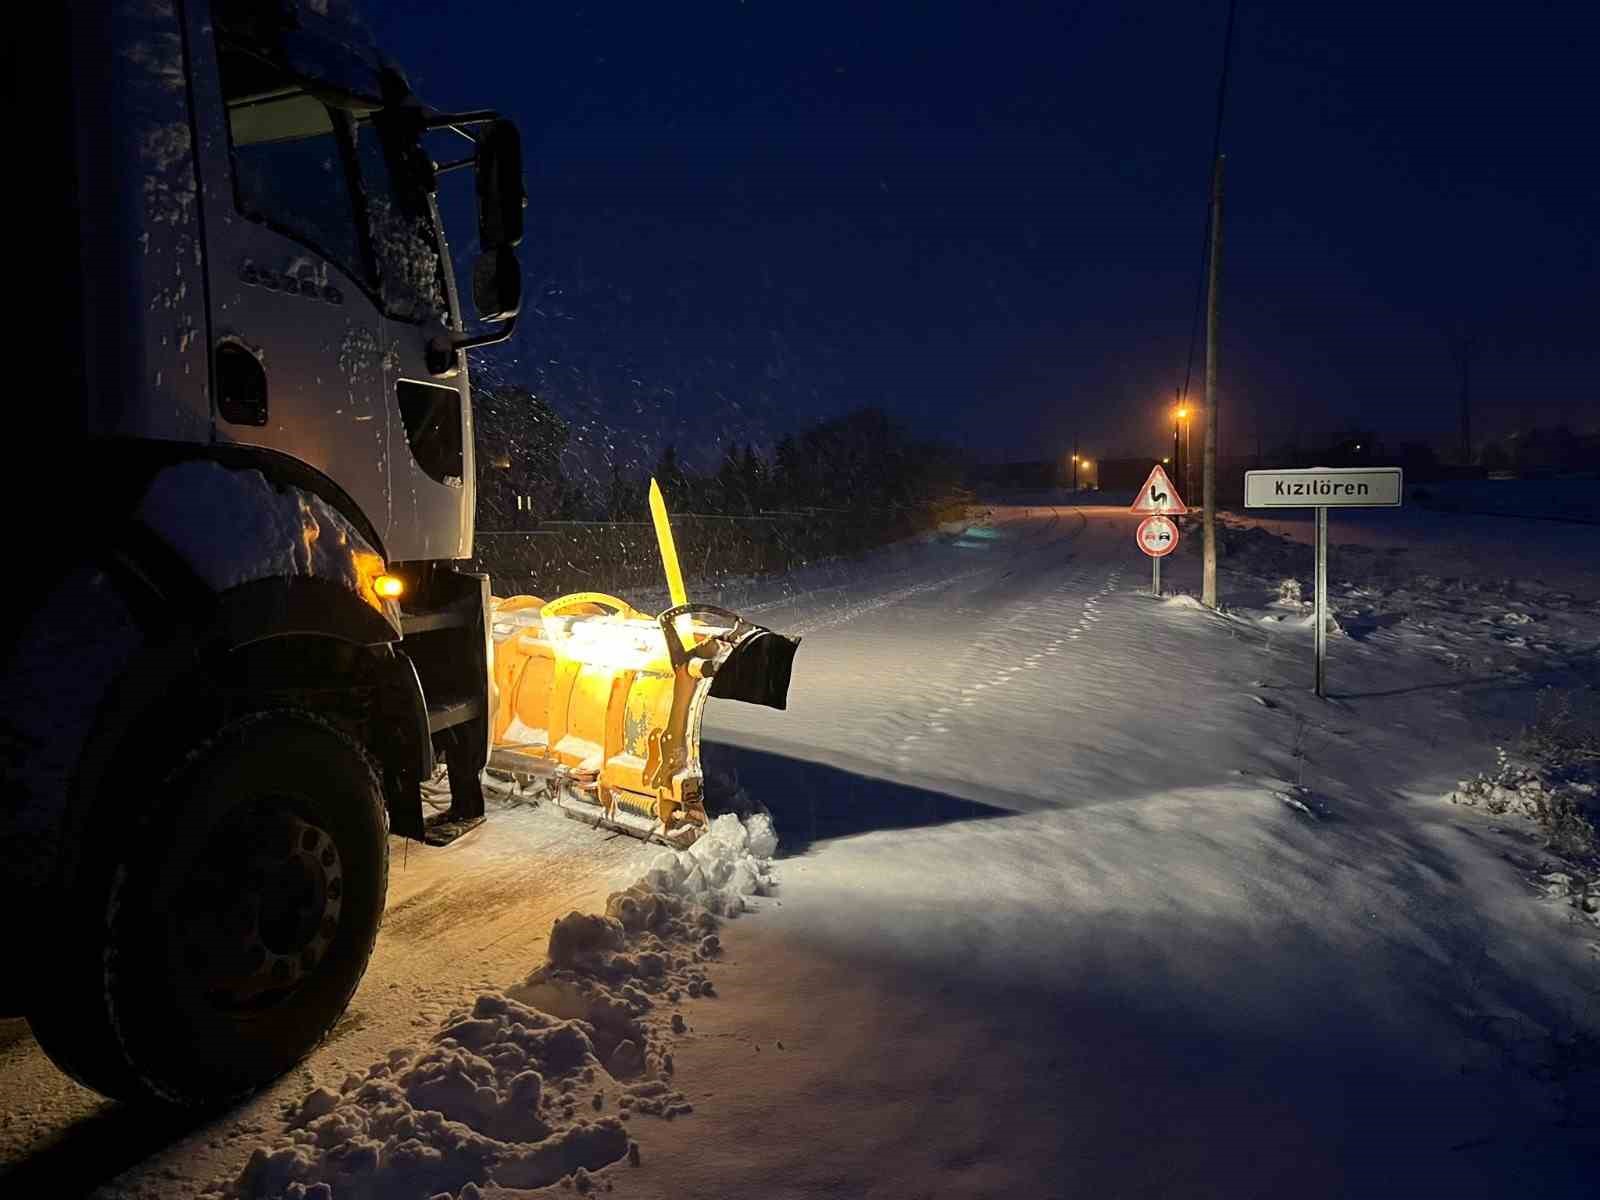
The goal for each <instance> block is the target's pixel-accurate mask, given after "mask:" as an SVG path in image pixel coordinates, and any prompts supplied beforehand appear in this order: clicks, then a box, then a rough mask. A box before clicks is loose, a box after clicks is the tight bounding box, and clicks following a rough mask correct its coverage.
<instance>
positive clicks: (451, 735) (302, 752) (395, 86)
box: [0, 0, 525, 1104]
mask: <svg viewBox="0 0 1600 1200" xmlns="http://www.w3.org/2000/svg"><path fill="white" fill-rule="evenodd" d="M327 9H328V5H327V4H325V3H320V4H319V3H310V2H306V3H297V2H295V0H264V2H256V3H244V2H241V0H132V2H131V3H129V4H117V5H104V4H99V3H90V2H88V0H71V2H68V3H65V4H62V5H40V6H34V11H33V12H32V13H31V14H30V15H29V16H28V17H27V18H26V22H27V23H31V24H32V26H33V28H29V29H27V30H26V33H27V36H23V35H22V33H19V35H18V37H17V40H16V45H18V46H25V47H26V48H27V50H26V53H21V52H19V53H18V54H17V58H16V64H15V68H16V69H15V70H14V71H13V72H12V75H11V81H12V86H13V88H14V89H15V93H14V95H13V97H12V99H13V111H22V110H23V109H26V111H27V112H28V114H29V115H30V117H31V118H36V119H32V120H30V121H29V122H27V125H28V128H27V129H26V131H25V132H24V133H23V134H22V135H21V136H22V146H21V147H20V149H19V153H20V154H21V155H22V156H23V159H24V160H25V161H28V162H29V163H30V166H31V175H32V178H33V179H34V181H35V182H37V183H38V184H39V186H38V187H36V188H33V189H32V190H31V191H29V193H28V197H29V204H30V210H29V216H30V217H31V218H32V221H31V223H30V224H29V225H25V226H20V228H23V229H32V230H33V231H34V234H33V236H37V237H38V238H39V239H40V240H41V242H42V243H43V244H45V245H48V246H51V247H54V250H53V252H52V255H51V258H52V261H53V264H54V268H55V269H54V271H53V274H52V276H51V279H50V282H49V286H48V287H47V288H46V290H45V295H44V297H43V299H42V300H41V302H40V310H39V311H36V313H35V314H34V315H33V316H34V319H33V320H32V321H31V322H30V327H32V328H34V329H35V330H36V333H37V336H38V338H39V339H40V342H39V345H40V349H39V351H38V353H39V357H40V359H41V361H42V364H43V365H44V366H45V368H46V373H47V375H48V377H49V378H50V385H49V389H48V396H47V397H46V399H45V403H44V404H43V405H42V406H40V410H39V412H38V413H37V416H38V417H39V419H40V421H41V422H42V423H43V425H44V428H45V434H44V436H43V437H42V438H41V439H40V440H39V442H38V443H37V444H38V446H39V447H40V452H39V453H38V454H26V455H19V456H17V459H18V461H16V462H15V463H14V465H13V468H12V469H11V470H10V471H9V472H8V473H7V477H6V478H7V487H8V489H9V491H10V493H11V494H10V495H8V499H11V500H12V501H13V508H12V510H11V511H12V512H13V514H31V515H32V520H33V526H32V528H33V529H35V530H36V531H37V532H38V533H39V536H37V537H36V538H34V539H33V544H34V546H35V551H34V552H33V553H32V554H30V556H29V558H28V560H27V562H26V563H25V564H23V565H22V566H20V567H19V569H18V571H17V576H18V578H17V579H16V580H15V581H14V587H13V589H12V595H11V597H10V604H11V606H12V608H13V610H14V616H13V618H12V620H11V622H10V624H9V626H8V628H9V629H10V630H11V632H12V634H13V641H12V644H11V645H10V646H9V647H8V648H7V650H6V653H5V659H4V665H3V667H0V672H3V674H0V679H3V688H4V690H3V694H0V748H3V750H4V761H5V764H6V779H5V787H4V794H3V796H0V900H3V902H4V904H5V911H7V912H11V913H18V912H28V913H31V914H34V919H32V920H30V921H29V922H28V926H29V928H28V931H27V937H28V941H29V945H28V946H27V947H26V948H25V949H24V950H23V951H22V953H23V955H24V958H23V961H28V960H29V959H30V958H31V957H32V956H33V955H38V956H41V957H44V958H48V959H49V961H51V962H53V963H55V964H56V966H55V967H54V968H53V969H52V970H50V971H30V972H13V973H9V974H8V975H7V977H6V979H5V982H4V983H3V984H0V1000H3V1001H5V1002H8V1005H9V1011H13V1012H17V1011H20V1012H23V1013H25V1014H26V1015H27V1016H28V1018H29V1020H30V1022H31V1024H32V1026H33V1028H34V1031H35V1033H36V1035H37V1036H38V1038H39V1041H40V1043H41V1044H42V1045H43V1046H44V1048H45V1049H46V1051H47V1052H48V1053H49V1054H50V1055H51V1056H52V1057H53V1058H54V1059H55V1061H56V1062H57V1063H59V1064H60V1065H61V1066H62V1067H63V1068H64V1069H66V1070H67V1071H69V1072H70V1073H72V1074H73V1075H74V1076H75V1077H77V1078H78V1079H80V1080H81V1081H82V1082H84V1083H86V1084H88V1085H89V1086H91V1087H94V1088H96V1089H98V1090H100V1091H101V1092H104V1093H105V1094H107V1095H112V1096H117V1097H123V1098H156V1099H160V1100H164V1101H167V1102H171V1103H180V1104H210V1103H215V1102H218V1101H223V1100H226V1099H228V1098H230V1097H233V1096H236V1095H241V1094H243V1093H246V1092H248V1091H250V1090H252V1089H254V1088H256V1087H259V1086H260V1085H261V1084H263V1083H265V1082H267V1081H268V1080H270V1079H272V1078H274V1077H276V1076H277V1075H279V1074H281V1073H282V1072H283V1071H284V1070H286V1069H288V1068H289V1067H290V1066H292V1065H293V1064H294V1063H295V1062H296V1061H298V1060H299V1059H300V1058H301V1057H302V1056H303V1055H304V1054H306V1053H307V1052H308V1051H309V1050H310V1049H311V1047H312V1046H314V1045H315V1044H316V1043H317V1042H318V1041H319V1040H320V1039H321V1038H322V1036H323V1035H324V1034H325V1033H326V1032H327V1030H328V1029H329V1028H331V1027H332V1025H333V1023H334V1022H335V1021H337V1020H338V1018H339V1016H340V1014H341V1013H342V1012H343V1010H344V1008H345V1006H346V1004H347V1003H348V1001H349V998H350V996H351V994H352V993H353V991H354V989H355V987H356V984H357V983H358V982H359V980H360V978H361V975H362V972H363V971H364V969H365V965H366V962H367V958H368V955H369V954H370V951H371V947H372V943H373V938H374V936H375V934H376V931H377V927H378V923H379V919H380V917H381V914H382V911H383V897H384V888H385V883H386V875H387V846H388V841H387V839H388V835H389V833H390V832H391V831H392V832H393V833H396V834H401V835H404V836H407V837H412V838H428V839H431V840H443V839H447V838H449V837H450V836H452V835H453V834H455V833H458V832H459V831H460V830H461V829H463V828H466V827H469V826H470V825H471V824H473V823H475V822H476V821H478V820H480V819H481V818H482V815H483V798H482V793H481V790H480V787H479V777H480V771H481V769H482V767H483V766H484V763H485V761H486V758H487V754H488V742H489V725H488V722H489V719H490V716H491V713H492V711H493V706H492V704H491V701H490V691H489V689H490V687H491V672H490V667H489V658H490V648H489V637H490V634H489V629H488V627H487V621H486V611H487V605H488V581H487V579H486V578H484V577H482V576H480V575H475V574H471V573H468V572H466V571H464V570H463V569H462V560H464V559H466V558H468V557H469V556H470V554H471V553H472V544H473V510H474V462H473V439H472V406H471V393H470V388H469V382H468V371H467V367H466V363H465V355H466V353H467V352H468V351H470V350H471V349H473V348H474V347H476V346H481V345H486V344H489V343H491V342H493V341H497V340H500V339H502V338H504V337H505V336H507V335H508V334H509V332H510V330H511V327H512V325H513V324H514V322H515V320H516V316H517V311H518V306H519V299H520V291H521V275H520V268H519V267H518V264H517V259H516V255H515V250H514V247H515V246H516V244H517V243H518V242H519V240H520V238H521V233H522V219H523V213H522V209H523V206H524V203H525V201H524V194H523V185H522V178H521V175H522V171H521V150H520V142H519V139H518V135H517V131H516V129H515V127H514V126H513V125H512V124H511V123H510V122H508V121H505V120H503V119H501V118H500V117H498V116H497V115H496V114H494V113H490V112H459V113H443V112H437V111H434V110H432V109H429V108H427V107H426V106H424V105H422V104H421V103H420V102H419V101H418V100H417V99H416V97H415V96H413V95H412V94H411V92H410V90H409V88H408V86H407V84H406V81H405V78H404V76H403V75H402V73H401V72H400V71H399V70H398V69H397V68H396V67H395V66H393V65H392V64H390V63H388V62H386V61H385V60H383V59H382V58H381V57H380V56H379V55H378V54H377V52H376V51H375V50H373V49H372V48H371V47H370V46H366V45H363V44H362V43H361V40H360V39H359V38H357V37H355V36H354V34H353V32H352V30H351V28H350V27H349V26H347V25H346V24H344V23H342V22H340V21H339V20H337V19H335V18H330V17H328V16H326V15H324V14H325V13H326V11H327ZM444 140H447V141H448V142H453V143H454V144H455V145H456V146H458V147H459V149H458V150H457V151H455V153H454V154H453V156H452V155H445V154H442V153H440V152H439V149H438V146H439V144H440V143H441V141H444ZM435 153H440V158H441V160H443V161H437V162H436V161H435V160H434V158H433V157H432V155H433V154H435ZM456 171H460V172H463V173H467V172H470V173H472V174H473V175H474V176H475V180H476V197H477V215H478V229H477V231H476V232H477V240H478V243H479V247H480V251H479V254H478V257H477V259H476V261H475V263H474V266H473V268H472V286H471V289H470V291H471V295H472V297H473V301H474V307H475V309H476V318H477V322H478V323H480V324H478V326H477V328H476V329H475V330H472V331H469V330H468V329H467V327H466V324H467V323H466V320H465V318H464V316H463V313H462V311H461V305H460V303H459V301H458V297H457V290H456V284H455V279H454V276H453V271H452V267H451V257H450V252H449V248H448V246H447V243H446V241H445V236H444V229H443V227H442V223H441V221H440V217H439V205H438V202H437V191H438V188H439V187H440V177H441V176H448V175H449V174H450V173H452V172H456ZM440 761H444V762H446V763H448V766H449V777H450V780H451V788H452V809H451V811H450V813H449V814H447V815H446V816H445V817H444V818H443V819H442V820H440V821H436V822H433V823H429V822H425V821H424V819H423V805H422V802H421V791H420V789H421V784H422V783H423V782H424V780H425V779H426V778H427V777H428V776H429V775H430V774H431V773H432V772H433V770H434V769H435V764H436V763H438V762H440ZM175 1030H176V1031H181V1032H180V1033H178V1034H177V1036H178V1037H179V1038H180V1040H181V1041H184V1042H185V1044H181V1045H173V1044H172V1039H173V1037H174V1031H175Z"/></svg>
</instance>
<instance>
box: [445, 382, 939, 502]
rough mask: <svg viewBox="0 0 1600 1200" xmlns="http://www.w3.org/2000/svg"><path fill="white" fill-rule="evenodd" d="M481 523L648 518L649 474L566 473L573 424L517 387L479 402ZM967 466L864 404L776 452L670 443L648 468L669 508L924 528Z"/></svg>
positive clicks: (486, 394)
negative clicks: (697, 461)
mask: <svg viewBox="0 0 1600 1200" xmlns="http://www.w3.org/2000/svg"><path fill="white" fill-rule="evenodd" d="M476 401H477V402H476V404H475V410H476V416H475V419H476V422H477V430H476V435H477V436H476V440H477V444H478V447H479V453H478V462H477V479H478V502H479V512H480V516H479V524H480V525H481V526H483V527H484V528H498V529H519V528H532V527H533V526H536V525H538V524H539V523H540V522H543V521H552V520H601V521H644V520H648V519H649V507H648V487H649V477H648V476H647V475H646V474H645V473H644V472H642V471H640V470H637V469H635V470H633V471H629V470H627V469H625V468H623V467H622V466H620V465H618V464H613V465H612V466H611V468H610V473H609V478H606V477H601V478H598V479H574V478H572V477H570V476H569V475H568V473H567V472H566V471H564V469H563V461H564V459H565V457H566V452H567V447H568V442H569V439H570V437H571V430H570V428H569V426H568V424H567V423H566V422H565V421H564V420H562V418H561V417H560V415H559V414H558V413H556V412H555V410H554V409H553V408H552V407H551V406H550V405H549V403H548V402H546V401H545V400H544V399H542V398H541V397H539V396H536V395H534V394H533V393H531V392H530V391H529V390H528V389H526V388H523V387H517V386H510V387H499V388H494V389H485V390H484V391H482V392H480V393H478V396H477V398H476ZM966 469H967V468H966V463H965V462H964V460H963V459H962V457H961V455H960V454H959V453H958V452H957V451H955V450H954V449H953V448H951V447H948V446H944V445H941V444H938V443H935V442H932V441H926V440H920V439H917V438H915V437H913V436H912V435H911V434H910V433H909V432H908V431H907V430H906V429H905V428H904V427H903V426H901V425H900V424H899V423H898V422H896V421H894V420H893V419H891V418H890V417H889V416H888V414H886V413H885V412H884V411H883V410H882V409H879V408H875V407H864V408H860V409H856V410H855V411H853V412H849V413H846V414H845V415H843V416H840V417H835V418H831V419H828V420H824V421H819V422H818V423H816V424H815V425H812V426H811V427H809V428H807V429H804V430H801V431H799V432H798V433H793V434H787V435H785V436H784V437H782V438H780V439H779V440H778V441H777V443H776V444H775V445H774V446H773V447H772V448H771V450H770V452H768V451H767V450H765V449H764V448H761V447H758V446H756V445H754V444H753V443H750V442H745V443H742V444H738V443H729V444H727V445H725V446H724V447H723V450H722V453H721V456H720V461H717V462H716V463H715V465H712V464H710V463H706V464H702V465H698V466H697V465H694V464H691V463H689V462H687V461H685V459H684V458H683V457H682V456H681V455H680V454H679V451H678V447H677V446H676V445H675V444H672V443H668V444H667V445H665V446H663V447H662V449H661V451H660V454H659V455H658V457H657V460H656V463H655V466H654V469H653V471H652V472H651V474H653V475H654V477H655V479H656V480H657V481H658V482H659V483H660V485H661V490H662V493H663V495H664V496H665V498H666V501H667V506H668V508H669V509H670V510H671V511H672V512H674V513H681V514H685V515H689V514H702V515H709V516H728V517H739V516H745V517H755V516H761V515H774V516H777V515H781V514H785V513H814V512H819V511H821V512H829V513H834V514H849V516H850V518H851V519H853V520H855V521H857V522H861V523H865V524H867V525H870V526H871V527H873V528H875V529H881V530H883V531H884V532H886V533H889V532H894V531H897V530H899V529H909V528H915V527H918V526H920V525H922V524H924V523H926V521H927V520H928V519H929V518H930V517H931V516H932V515H933V514H935V513H936V512H937V510H938V509H939V508H940V506H941V505H942V504H944V503H947V502H948V501H949V499H950V498H951V497H952V496H954V495H956V494H957V493H959V492H960V490H961V487H962V484H963V481H964V479H965V475H966Z"/></svg>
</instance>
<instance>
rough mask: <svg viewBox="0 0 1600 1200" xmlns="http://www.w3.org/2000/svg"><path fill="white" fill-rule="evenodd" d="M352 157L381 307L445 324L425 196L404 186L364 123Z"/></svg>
mask: <svg viewBox="0 0 1600 1200" xmlns="http://www.w3.org/2000/svg"><path fill="white" fill-rule="evenodd" d="M356 160H357V162H358V163H359V164H360V167H361V187H362V191H363V192H364V193H365V196H366V202H367V232H368V234H369V236H370V237H371V238H372V249H373V257H374V259H375V260H376V261H377V264H378V275H379V278H380V284H379V287H380V291H381V293H382V295H383V305H384V309H385V310H386V311H387V312H388V314H389V315H390V316H391V317H396V318H398V319H400V320H402V321H414V322H417V323H421V322H425V321H434V320H439V321H446V322H448V320H449V310H448V308H447V306H446V303H445V291H444V278H443V276H442V274H441V271H442V269H443V263H442V262H441V259H440V254H439V240H438V238H437V237H436V236H435V233H434V220H433V211H432V208H431V206H430V205H429V203H428V196H427V194H426V193H425V192H423V191H422V190H421V188H420V187H417V186H415V185H412V184H408V183H407V182H406V181H405V180H404V178H403V174H402V172H401V171H400V170H399V169H397V168H396V167H395V166H394V165H393V164H391V163H390V162H389V160H388V158H387V156H386V155H385V154H384V149H383V142H382V139H381V138H380V137H379V135H378V130H377V129H376V128H375V127H374V126H373V125H372V123H371V122H370V121H362V122H360V123H359V124H358V125H357V127H356Z"/></svg>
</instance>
